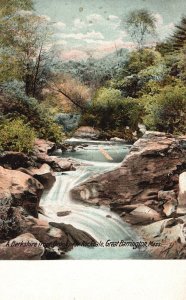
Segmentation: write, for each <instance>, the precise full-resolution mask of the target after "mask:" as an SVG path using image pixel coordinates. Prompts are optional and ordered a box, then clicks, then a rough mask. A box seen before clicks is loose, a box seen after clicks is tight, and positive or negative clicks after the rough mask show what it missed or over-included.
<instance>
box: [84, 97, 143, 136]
mask: <svg viewBox="0 0 186 300" xmlns="http://www.w3.org/2000/svg"><path fill="white" fill-rule="evenodd" d="M142 115H143V106H142V104H141V103H140V101H139V100H137V99H131V98H127V99H119V100H118V101H113V102H111V101H110V102H108V103H107V105H102V104H101V103H93V104H92V105H91V106H90V107H89V109H88V110H87V111H86V113H84V114H83V116H82V118H81V124H82V125H87V126H93V127H96V128H98V129H101V130H104V131H110V130H112V131H113V132H114V131H123V130H124V129H125V127H130V128H131V129H132V130H136V129H138V126H137V125H138V123H139V122H140V121H141V119H142Z"/></svg>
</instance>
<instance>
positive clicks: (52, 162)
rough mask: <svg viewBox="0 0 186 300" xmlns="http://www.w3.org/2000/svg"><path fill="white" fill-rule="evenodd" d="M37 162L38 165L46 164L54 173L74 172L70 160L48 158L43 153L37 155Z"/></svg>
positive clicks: (54, 157)
mask: <svg viewBox="0 0 186 300" xmlns="http://www.w3.org/2000/svg"><path fill="white" fill-rule="evenodd" d="M37 162H38V163H40V164H48V165H49V166H50V167H51V168H52V170H53V171H55V172H63V171H72V170H74V165H73V162H72V161H71V160H70V159H66V158H60V157H56V156H48V155H47V154H45V153H42V154H41V153H40V154H37Z"/></svg>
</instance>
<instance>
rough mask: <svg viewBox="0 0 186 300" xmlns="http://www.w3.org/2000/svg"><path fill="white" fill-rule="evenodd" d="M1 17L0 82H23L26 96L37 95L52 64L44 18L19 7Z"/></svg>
mask: <svg viewBox="0 0 186 300" xmlns="http://www.w3.org/2000/svg"><path fill="white" fill-rule="evenodd" d="M1 20H2V24H1V27H0V29H1V37H0V42H1V45H2V48H1V52H0V58H1V60H2V62H3V63H2V65H1V75H0V82H5V81H9V80H13V79H17V80H20V81H23V82H24V83H25V92H26V94H27V95H28V96H32V97H40V94H41V91H42V88H43V87H44V85H45V84H46V81H47V79H48V77H49V73H50V66H51V64H52V63H53V62H52V56H51V52H50V51H49V49H48V48H49V47H48V44H49V41H50V32H49V26H48V21H47V20H46V19H45V18H44V17H40V16H37V15H35V14H34V13H33V12H31V11H19V10H18V11H16V12H14V13H13V14H12V15H9V17H8V18H5V17H2V18H1Z"/></svg>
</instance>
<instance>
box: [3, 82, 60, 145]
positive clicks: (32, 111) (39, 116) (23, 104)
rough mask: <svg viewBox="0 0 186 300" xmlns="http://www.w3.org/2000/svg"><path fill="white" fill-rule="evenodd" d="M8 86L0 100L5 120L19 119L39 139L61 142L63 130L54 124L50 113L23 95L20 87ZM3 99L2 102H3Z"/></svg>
mask: <svg viewBox="0 0 186 300" xmlns="http://www.w3.org/2000/svg"><path fill="white" fill-rule="evenodd" d="M13 87H14V86H13V83H12V90H11V88H10V86H9V85H8V87H7V90H6V89H5V92H6V95H5V96H4V97H2V100H1V111H2V113H3V115H4V116H5V117H6V118H11V119H16V118H17V117H20V118H22V119H24V121H25V122H26V123H28V122H29V124H30V126H31V127H32V128H34V129H35V131H36V132H37V136H38V137H39V138H44V139H48V140H51V141H53V142H61V141H62V139H63V138H64V134H63V128H62V127H61V126H59V125H57V124H56V123H55V121H54V120H53V116H52V115H51V113H50V111H49V110H48V109H46V108H45V107H44V106H43V105H42V104H39V102H38V101H37V100H36V99H34V98H30V97H28V96H26V95H25V93H24V91H22V90H21V86H18V88H16V87H15V88H13ZM3 99H4V100H3Z"/></svg>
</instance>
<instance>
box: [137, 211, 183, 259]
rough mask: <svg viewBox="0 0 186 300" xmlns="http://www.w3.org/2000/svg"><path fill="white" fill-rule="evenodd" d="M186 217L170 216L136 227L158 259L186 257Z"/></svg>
mask: <svg viewBox="0 0 186 300" xmlns="http://www.w3.org/2000/svg"><path fill="white" fill-rule="evenodd" d="M185 226H186V218H184V217H182V218H181V217H179V218H170V219H166V220H161V221H158V222H154V223H152V224H149V225H146V226H138V227H136V232H137V233H138V234H139V235H140V236H141V237H142V238H143V240H144V241H145V242H146V245H147V250H148V252H149V254H150V255H151V256H152V257H153V258H157V259H175V258H177V259H185V258H186V235H185V233H184V228H185Z"/></svg>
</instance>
